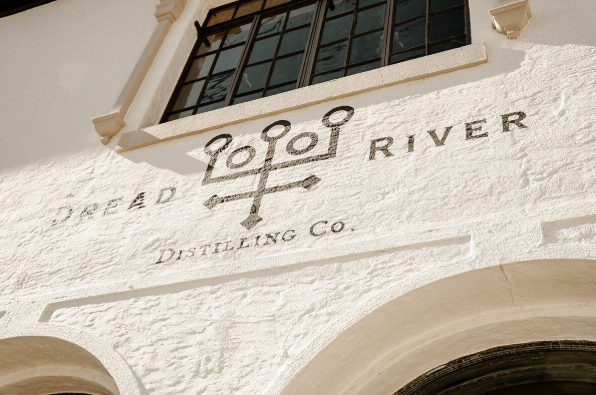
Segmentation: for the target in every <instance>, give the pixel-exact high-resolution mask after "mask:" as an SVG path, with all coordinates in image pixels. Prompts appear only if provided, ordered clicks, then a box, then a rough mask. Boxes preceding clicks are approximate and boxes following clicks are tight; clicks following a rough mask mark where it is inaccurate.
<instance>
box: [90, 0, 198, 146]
mask: <svg viewBox="0 0 596 395" xmlns="http://www.w3.org/2000/svg"><path fill="white" fill-rule="evenodd" d="M185 5H186V0H161V1H160V3H159V4H158V5H157V6H155V8H156V9H157V10H156V11H155V18H156V19H157V20H158V22H159V23H158V25H157V27H156V28H155V31H154V32H153V35H152V36H151V38H150V39H149V42H148V43H147V45H146V46H145V49H144V50H143V53H142V54H141V57H140V58H139V60H138V61H137V64H136V66H135V68H134V70H133V71H132V74H131V75H130V77H128V81H127V82H126V85H124V88H123V89H122V92H121V93H120V96H118V99H117V100H116V103H115V104H114V106H113V107H112V111H110V113H109V114H106V115H102V116H100V117H96V118H93V119H92V121H93V124H94V127H95V131H96V132H97V133H98V134H99V135H100V136H101V142H102V143H103V144H104V145H105V144H107V143H109V142H110V140H111V139H112V137H114V136H115V135H117V134H118V133H119V132H120V131H121V130H122V128H123V127H124V126H126V123H124V116H125V115H126V112H127V111H128V109H129V108H130V105H131V104H132V101H133V99H134V98H135V96H136V94H137V92H138V91H139V88H140V87H141V83H142V82H143V80H144V79H145V76H146V75H147V72H148V71H149V68H150V67H151V64H152V63H153V60H154V59H155V56H156V55H157V52H158V51H159V48H160V47H161V44H162V43H163V40H164V39H165V37H166V35H167V34H168V31H169V30H170V27H171V26H172V24H173V23H174V22H176V20H177V19H178V18H179V17H180V14H181V13H182V11H183V10H184V6H185Z"/></svg>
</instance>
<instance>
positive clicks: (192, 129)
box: [116, 42, 488, 152]
mask: <svg viewBox="0 0 596 395" xmlns="http://www.w3.org/2000/svg"><path fill="white" fill-rule="evenodd" d="M487 61H488V55H487V51H486V45H485V44H484V43H483V42H480V43H475V44H471V45H467V46H465V47H461V48H457V49H452V50H449V51H445V52H441V53H438V54H434V55H429V56H425V57H422V58H418V59H413V60H409V61H406V62H403V63H398V64H394V65H391V66H386V67H381V68H379V69H375V70H370V71H366V72H364V73H360V74H355V75H351V76H348V77H343V78H340V79H336V80H332V81H327V82H324V83H321V84H317V85H311V86H306V87H304V88H300V89H295V90H293V91H290V92H284V93H280V94H277V95H275V96H270V97H264V98H261V99H257V100H253V101H249V102H246V103H241V104H236V105H233V106H229V107H224V108H220V109H218V110H214V111H209V112H206V113H203V114H197V115H193V116H190V117H186V118H182V119H177V120H175V121H170V122H167V123H162V124H159V125H155V126H151V127H148V128H145V129H142V130H135V131H131V132H127V133H124V134H123V135H122V136H121V137H120V140H119V141H118V146H117V147H116V151H117V152H125V151H130V150H133V149H137V148H141V147H145V146H148V145H152V144H157V143H160V142H163V141H169V140H174V139H177V138H182V137H186V136H191V135H194V134H198V133H203V132H206V131H209V130H213V129H217V128H221V127H224V126H229V125H234V124H237V123H241V122H245V121H249V120H253V119H257V118H262V117H266V116H271V115H275V114H279V113H283V112H287V111H291V110H295V109H298V108H302V107H307V106H312V105H315V104H319V103H323V102H326V101H330V100H336V99H340V98H343V97H348V96H353V95H357V94H360V93H364V92H368V91H372V90H375V89H380V88H385V87H388V86H391V85H396V84H401V83H404V82H409V81H414V80H418V79H422V78H427V77H432V76H435V75H439V74H444V73H449V72H451V71H455V70H461V69H465V68H468V67H473V66H477V65H479V64H483V63H486V62H487Z"/></svg>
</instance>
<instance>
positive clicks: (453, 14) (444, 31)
mask: <svg viewBox="0 0 596 395" xmlns="http://www.w3.org/2000/svg"><path fill="white" fill-rule="evenodd" d="M462 34H466V24H465V17H464V9H463V8H459V9H456V10H452V11H447V12H442V13H440V14H436V15H433V16H431V18H430V39H431V41H435V40H442V39H444V38H449V37H453V36H459V35H462Z"/></svg>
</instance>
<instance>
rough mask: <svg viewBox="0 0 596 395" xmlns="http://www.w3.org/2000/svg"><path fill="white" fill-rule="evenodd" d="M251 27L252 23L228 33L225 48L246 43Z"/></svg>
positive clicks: (237, 27)
mask: <svg viewBox="0 0 596 395" xmlns="http://www.w3.org/2000/svg"><path fill="white" fill-rule="evenodd" d="M251 25H252V22H251V23H247V24H245V25H240V26H236V27H233V28H231V29H230V30H229V31H228V36H227V37H226V41H225V42H224V45H223V46H224V47H229V46H230V45H234V44H239V43H242V42H244V41H245V40H246V37H247V36H248V32H249V31H250V27H251Z"/></svg>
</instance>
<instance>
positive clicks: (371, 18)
mask: <svg viewBox="0 0 596 395" xmlns="http://www.w3.org/2000/svg"><path fill="white" fill-rule="evenodd" d="M384 18H385V4H383V5H380V6H378V7H373V8H369V9H367V10H364V11H360V12H359V13H358V14H356V27H355V28H354V34H359V33H364V32H369V31H371V30H375V29H378V28H381V27H383V19H384Z"/></svg>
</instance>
